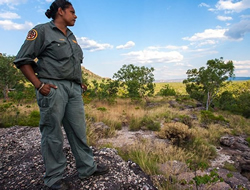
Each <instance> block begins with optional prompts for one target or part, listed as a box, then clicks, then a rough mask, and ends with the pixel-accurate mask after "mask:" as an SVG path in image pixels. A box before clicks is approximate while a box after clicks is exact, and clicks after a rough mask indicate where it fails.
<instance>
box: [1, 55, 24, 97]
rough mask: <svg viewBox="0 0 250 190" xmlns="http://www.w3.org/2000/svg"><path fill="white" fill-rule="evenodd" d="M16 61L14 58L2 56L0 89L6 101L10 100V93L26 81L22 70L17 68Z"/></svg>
mask: <svg viewBox="0 0 250 190" xmlns="http://www.w3.org/2000/svg"><path fill="white" fill-rule="evenodd" d="M14 59H15V57H14V56H6V55H5V54H3V55H0V72H1V75H0V88H1V89H2V92H3V96H4V99H5V100H7V99H8V92H9V91H11V90H13V89H14V88H15V86H16V85H17V84H18V83H19V82H20V81H24V80H25V78H24V76H23V75H22V73H21V72H20V70H19V69H17V68H16V67H15V65H14V63H13V61H14Z"/></svg>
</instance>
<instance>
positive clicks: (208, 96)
mask: <svg viewBox="0 0 250 190" xmlns="http://www.w3.org/2000/svg"><path fill="white" fill-rule="evenodd" d="M209 102H210V94H209V92H208V93H207V103H206V111H208V107H209Z"/></svg>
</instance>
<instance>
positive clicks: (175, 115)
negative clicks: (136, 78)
mask: <svg viewBox="0 0 250 190" xmlns="http://www.w3.org/2000/svg"><path fill="white" fill-rule="evenodd" d="M166 84H169V85H170V86H171V87H173V88H174V89H175V90H176V92H177V94H178V95H177V96H176V97H173V96H168V97H159V96H157V97H150V98H149V101H148V103H143V102H140V103H131V101H130V100H129V99H117V103H116V104H108V103H107V102H104V101H98V100H92V101H91V102H90V103H88V104H85V113H86V122H87V126H88V127H87V135H88V143H89V145H93V146H97V147H102V146H109V147H114V148H117V149H118V152H119V154H120V156H122V158H123V159H125V160H132V161H134V162H136V163H137V164H139V166H140V167H141V168H142V169H143V171H144V172H146V173H147V174H149V175H158V174H162V175H164V176H165V177H168V176H170V175H171V174H170V173H169V171H166V172H164V173H162V172H161V171H159V164H163V163H166V162H168V161H174V160H177V161H179V162H184V163H185V162H189V161H190V160H191V161H192V163H195V164H197V166H198V165H199V164H200V163H203V164H204V165H208V164H209V160H210V159H212V158H214V157H215V156H216V152H215V146H218V145H219V139H220V137H221V136H223V135H225V134H233V135H240V134H246V135H248V139H247V140H248V142H249V143H250V140H249V139H250V137H249V136H250V128H249V125H250V119H246V118H244V117H242V116H238V115H233V114H231V113H228V112H225V111H219V110H218V111H216V112H213V115H206V119H207V120H208V119H209V120H208V121H209V122H207V123H206V126H205V127H202V119H203V120H204V117H203V116H204V115H203V116H202V113H201V112H200V111H197V110H194V109H193V110H187V109H184V107H185V105H195V104H196V102H195V101H194V100H191V99H189V98H187V96H185V94H186V93H185V87H184V85H183V84H182V83H157V84H156V93H157V92H158V91H159V90H160V89H161V87H163V86H164V85H166ZM169 102H174V104H170V103H169ZM38 111H39V108H38V106H37V104H36V102H35V101H34V102H32V103H30V104H19V105H15V104H14V103H11V102H3V101H2V102H1V103H0V114H1V115H0V124H1V123H7V124H8V125H6V126H13V125H16V124H17V123H18V121H19V124H27V123H28V122H29V121H30V122H32V123H35V125H36V121H37V120H39V117H37V116H38V113H37V112H38ZM193 115H195V116H196V119H192V116H193ZM24 118H26V119H27V120H24ZM214 118H215V120H216V121H217V120H223V122H213V121H214ZM210 120H211V121H212V122H210ZM224 121H226V122H224ZM22 122H23V123H22ZM95 122H103V123H104V124H106V125H107V126H109V129H108V130H107V131H105V132H104V133H102V134H100V133H96V131H95V129H94V128H93V127H92V124H93V123H95ZM37 125H38V124H37ZM149 126H150V127H149ZM122 127H129V128H130V130H134V131H136V130H150V131H155V134H159V137H161V138H160V139H156V140H148V139H143V138H138V139H137V140H136V141H135V143H134V144H133V145H132V146H123V147H122V148H119V147H115V145H113V144H111V143H110V144H98V143H97V142H98V140H99V139H100V138H108V137H113V136H115V135H116V132H117V130H120V129H122ZM164 135H165V136H164ZM171 140H172V142H171ZM166 142H168V143H166ZM226 167H227V168H231V170H233V168H232V166H230V165H226ZM155 184H156V185H157V186H158V188H159V189H174V188H173V187H172V185H173V184H170V183H168V182H166V183H164V185H162V184H163V183H162V182H159V181H157V180H156V181H155Z"/></svg>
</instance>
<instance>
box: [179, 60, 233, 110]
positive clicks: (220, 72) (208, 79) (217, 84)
mask: <svg viewBox="0 0 250 190" xmlns="http://www.w3.org/2000/svg"><path fill="white" fill-rule="evenodd" d="M186 74H187V76H188V77H187V79H185V80H184V81H183V83H184V84H186V90H187V92H188V93H189V94H190V96H191V97H192V98H195V99H197V100H199V101H205V102H206V109H207V110H208V108H209V106H210V105H211V103H212V101H213V99H214V97H215V96H216V95H217V93H218V91H219V89H220V88H221V87H222V86H225V85H227V83H228V82H230V81H229V80H228V79H229V78H231V77H234V65H233V62H232V61H228V62H227V63H224V61H223V58H222V57H221V58H220V59H214V60H208V61H207V68H205V67H201V68H200V69H199V70H198V69H190V70H188V71H187V72H186Z"/></svg>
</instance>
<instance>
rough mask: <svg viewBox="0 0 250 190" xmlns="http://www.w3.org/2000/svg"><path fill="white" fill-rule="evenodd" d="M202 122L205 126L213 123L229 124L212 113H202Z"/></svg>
mask: <svg viewBox="0 0 250 190" xmlns="http://www.w3.org/2000/svg"><path fill="white" fill-rule="evenodd" d="M201 122H202V123H204V124H211V123H222V124H228V123H229V121H227V120H226V119H225V118H224V117H223V116H221V115H219V116H215V115H214V114H213V113H212V112H211V111H201Z"/></svg>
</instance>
